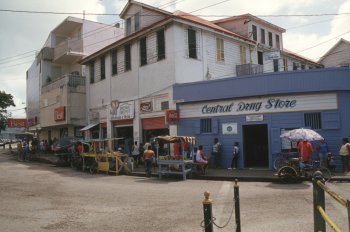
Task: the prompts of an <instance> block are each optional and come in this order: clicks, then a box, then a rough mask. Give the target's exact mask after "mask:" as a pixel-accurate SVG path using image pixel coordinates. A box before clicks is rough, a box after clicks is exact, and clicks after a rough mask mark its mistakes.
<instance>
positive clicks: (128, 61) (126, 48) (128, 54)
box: [124, 44, 131, 71]
mask: <svg viewBox="0 0 350 232" xmlns="http://www.w3.org/2000/svg"><path fill="white" fill-rule="evenodd" d="M130 50H131V46H130V44H127V45H125V46H124V61H125V63H124V69H125V71H128V70H130V69H131V51H130Z"/></svg>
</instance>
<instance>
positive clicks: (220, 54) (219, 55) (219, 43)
mask: <svg viewBox="0 0 350 232" xmlns="http://www.w3.org/2000/svg"><path fill="white" fill-rule="evenodd" d="M216 59H217V61H225V53H224V40H223V39H221V38H216Z"/></svg>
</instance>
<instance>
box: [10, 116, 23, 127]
mask: <svg viewBox="0 0 350 232" xmlns="http://www.w3.org/2000/svg"><path fill="white" fill-rule="evenodd" d="M26 126H27V119H25V118H8V119H7V127H8V128H25V127H26Z"/></svg>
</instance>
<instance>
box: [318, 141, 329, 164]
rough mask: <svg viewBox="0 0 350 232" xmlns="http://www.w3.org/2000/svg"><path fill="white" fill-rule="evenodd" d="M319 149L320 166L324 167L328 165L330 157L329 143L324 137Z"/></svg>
mask: <svg viewBox="0 0 350 232" xmlns="http://www.w3.org/2000/svg"><path fill="white" fill-rule="evenodd" d="M317 150H318V157H319V159H320V166H321V167H323V168H326V167H327V158H328V155H327V154H328V145H327V143H326V141H325V140H324V139H323V140H321V142H320V144H318V146H317Z"/></svg>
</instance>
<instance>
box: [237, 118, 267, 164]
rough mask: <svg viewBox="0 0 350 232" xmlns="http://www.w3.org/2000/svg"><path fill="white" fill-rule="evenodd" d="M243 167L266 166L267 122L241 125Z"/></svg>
mask: <svg viewBox="0 0 350 232" xmlns="http://www.w3.org/2000/svg"><path fill="white" fill-rule="evenodd" d="M243 149H244V150H243V152H244V167H245V168H252V167H254V168H257V167H259V168H268V164H269V162H268V154H269V152H268V133H267V124H258V125H245V126H243Z"/></svg>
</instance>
